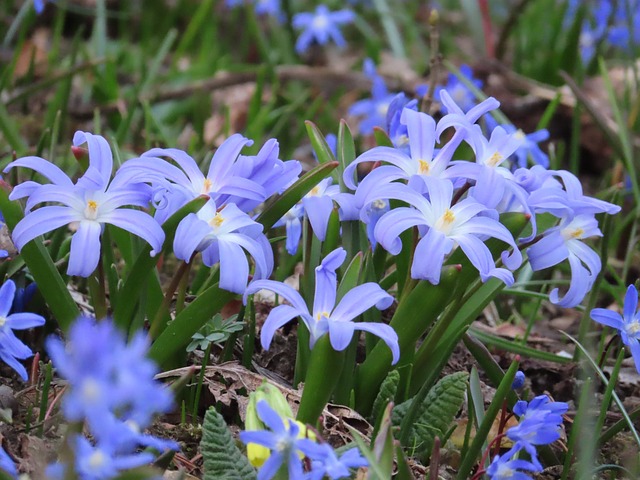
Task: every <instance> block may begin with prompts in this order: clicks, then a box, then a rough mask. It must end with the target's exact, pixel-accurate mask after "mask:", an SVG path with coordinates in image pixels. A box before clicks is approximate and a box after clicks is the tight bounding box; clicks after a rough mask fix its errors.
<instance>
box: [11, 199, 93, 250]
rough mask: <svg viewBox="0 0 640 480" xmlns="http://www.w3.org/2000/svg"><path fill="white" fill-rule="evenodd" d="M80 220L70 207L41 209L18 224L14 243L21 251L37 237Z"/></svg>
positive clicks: (14, 232) (13, 236) (14, 233)
mask: <svg viewBox="0 0 640 480" xmlns="http://www.w3.org/2000/svg"><path fill="white" fill-rule="evenodd" d="M79 220H80V215H79V214H78V213H77V212H76V211H74V210H73V209H71V208H69V207H42V208H39V209H38V210H36V211H35V212H31V213H30V214H28V215H27V216H25V217H24V218H23V219H22V220H20V221H19V222H18V224H17V225H16V228H14V229H13V232H12V238H13V243H15V245H16V247H17V248H18V250H21V249H22V247H24V246H25V245H26V244H27V243H28V242H29V241H30V240H33V239H34V238H36V237H37V236H39V235H43V234H45V233H47V232H50V231H51V230H56V229H58V228H60V227H62V226H63V225H68V224H69V223H71V222H75V221H79Z"/></svg>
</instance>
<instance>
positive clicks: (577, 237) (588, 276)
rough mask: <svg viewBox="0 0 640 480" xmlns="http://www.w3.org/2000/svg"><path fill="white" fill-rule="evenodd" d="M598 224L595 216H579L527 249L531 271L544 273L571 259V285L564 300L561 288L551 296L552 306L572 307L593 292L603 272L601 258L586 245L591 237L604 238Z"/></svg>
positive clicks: (551, 229)
mask: <svg viewBox="0 0 640 480" xmlns="http://www.w3.org/2000/svg"><path fill="white" fill-rule="evenodd" d="M601 236H602V232H600V229H599V228H598V221H597V220H596V219H595V217H594V216H593V215H577V216H576V217H574V218H568V219H565V220H563V221H562V222H561V224H560V225H558V226H557V227H553V228H550V229H549V230H547V231H546V232H545V233H544V236H543V237H542V239H540V240H539V241H537V242H536V243H534V244H533V245H532V246H531V247H529V248H528V249H527V255H528V257H529V262H530V264H531V268H532V269H533V270H534V271H538V270H543V269H545V268H549V267H552V266H554V265H557V264H559V263H560V262H563V261H564V260H569V266H570V267H571V283H570V285H569V290H568V291H567V293H566V294H565V296H564V297H563V298H562V299H561V298H560V296H559V291H558V289H557V288H555V289H553V290H552V291H551V293H550V294H549V298H550V299H551V302H552V303H555V304H557V305H559V306H561V307H565V308H570V307H575V306H576V305H578V304H579V303H580V302H581V301H582V299H583V298H584V296H585V295H586V294H587V292H588V291H589V290H590V289H591V286H592V285H593V282H594V281H595V279H596V276H597V275H598V273H599V272H600V268H601V262H600V256H599V255H598V254H597V253H596V252H594V251H593V250H592V249H591V248H589V247H588V246H587V245H585V244H584V243H583V240H585V239H587V238H590V237H601Z"/></svg>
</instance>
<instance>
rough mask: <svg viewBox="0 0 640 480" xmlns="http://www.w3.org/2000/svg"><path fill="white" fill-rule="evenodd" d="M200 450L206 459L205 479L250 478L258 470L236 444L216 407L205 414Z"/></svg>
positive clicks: (253, 476) (252, 477) (230, 479)
mask: <svg viewBox="0 0 640 480" xmlns="http://www.w3.org/2000/svg"><path fill="white" fill-rule="evenodd" d="M200 450H201V451H202V457H203V459H204V480H245V479H246V480H250V479H254V478H256V472H255V470H254V469H253V467H252V466H251V464H250V463H249V460H247V457H245V456H244V455H243V454H242V452H241V451H240V449H239V448H238V447H237V446H236V443H235V441H234V440H233V436H232V435H231V432H230V431H229V427H227V424H226V423H225V421H224V418H222V415H220V414H219V413H218V412H216V409H215V408H210V409H209V410H207V413H206V414H205V416H204V425H203V426H202V441H201V442H200Z"/></svg>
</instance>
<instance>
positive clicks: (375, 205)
mask: <svg viewBox="0 0 640 480" xmlns="http://www.w3.org/2000/svg"><path fill="white" fill-rule="evenodd" d="M371 208H372V209H373V210H382V209H384V208H387V201H386V200H382V199H380V198H379V199H378V200H374V201H373V202H371Z"/></svg>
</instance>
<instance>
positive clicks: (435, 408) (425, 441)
mask: <svg viewBox="0 0 640 480" xmlns="http://www.w3.org/2000/svg"><path fill="white" fill-rule="evenodd" d="M468 379H469V374H468V373H467V372H457V373H453V374H451V375H447V376H446V377H444V378H443V379H441V380H440V381H439V382H438V383H436V384H435V385H434V386H433V388H432V389H431V390H429V393H428V395H427V397H426V398H425V400H424V402H423V404H422V405H421V406H420V411H419V413H418V419H417V421H416V422H415V424H414V426H413V429H412V431H411V433H410V442H409V444H410V445H414V446H415V449H416V453H423V454H428V453H429V452H431V449H432V447H433V440H434V438H435V437H436V435H437V436H438V437H440V438H441V439H442V438H443V437H444V436H445V434H446V433H447V432H448V430H449V427H450V425H451V422H452V421H453V419H454V417H455V415H456V413H458V410H460V407H461V405H462V402H463V401H464V396H465V392H466V390H467V382H468ZM412 401H413V400H412V399H410V400H407V401H406V402H403V403H401V404H400V405H398V406H397V407H395V408H394V409H393V417H392V420H393V425H394V426H399V425H400V423H401V422H402V418H403V417H404V415H405V414H406V413H407V411H408V410H409V407H410V406H411V402H412Z"/></svg>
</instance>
